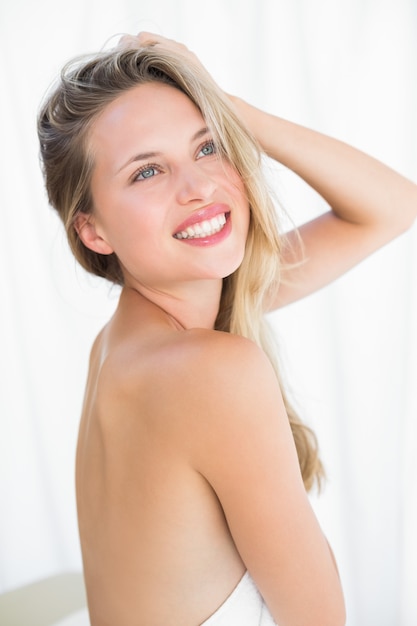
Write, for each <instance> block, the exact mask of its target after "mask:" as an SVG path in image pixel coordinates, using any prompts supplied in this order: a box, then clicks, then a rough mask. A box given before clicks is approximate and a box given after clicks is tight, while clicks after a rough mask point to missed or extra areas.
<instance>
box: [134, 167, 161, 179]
mask: <svg viewBox="0 0 417 626" xmlns="http://www.w3.org/2000/svg"><path fill="white" fill-rule="evenodd" d="M157 174H158V170H157V168H156V167H154V166H153V165H147V166H146V167H144V168H142V169H141V170H139V172H138V173H137V174H136V176H135V180H145V179H146V178H152V177H153V176H156V175H157Z"/></svg>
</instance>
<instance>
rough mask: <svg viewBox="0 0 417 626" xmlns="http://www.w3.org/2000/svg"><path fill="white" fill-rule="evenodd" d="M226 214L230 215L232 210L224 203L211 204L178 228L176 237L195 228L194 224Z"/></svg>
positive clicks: (175, 232)
mask: <svg viewBox="0 0 417 626" xmlns="http://www.w3.org/2000/svg"><path fill="white" fill-rule="evenodd" d="M224 213H230V208H229V207H228V206H227V204H222V203H216V204H210V205H209V206H206V207H203V208H202V209H198V210H197V211H195V212H194V213H192V215H190V216H189V217H187V219H186V220H184V221H183V222H181V224H179V225H178V226H177V227H176V229H175V231H174V235H176V234H177V233H180V232H181V231H183V230H186V229H187V228H188V227H189V226H194V224H199V223H200V222H204V221H205V220H210V219H211V218H213V217H216V215H222V214H224Z"/></svg>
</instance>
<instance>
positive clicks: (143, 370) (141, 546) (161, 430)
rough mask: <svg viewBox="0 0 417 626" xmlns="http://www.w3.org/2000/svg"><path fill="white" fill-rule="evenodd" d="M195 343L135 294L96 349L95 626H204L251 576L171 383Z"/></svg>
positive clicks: (81, 503) (85, 435)
mask: <svg viewBox="0 0 417 626" xmlns="http://www.w3.org/2000/svg"><path fill="white" fill-rule="evenodd" d="M191 344H192V342H191ZM189 345H190V341H189V339H188V337H187V331H184V330H182V329H180V328H178V326H177V325H176V324H175V322H174V321H172V320H170V319H169V318H168V317H167V315H166V314H165V313H163V312H162V311H160V310H159V309H158V308H157V307H155V306H154V305H151V304H149V303H147V302H146V301H145V300H144V299H143V298H141V297H140V296H138V294H136V293H135V292H132V291H131V292H129V291H128V292H127V293H124V294H123V295H122V298H121V302H120V305H119V308H118V310H117V312H116V314H115V316H114V318H113V319H112V320H111V321H110V322H109V324H108V325H107V326H106V328H105V329H104V330H103V331H102V333H101V334H100V335H99V337H98V339H97V340H96V342H95V345H94V347H93V350H92V354H91V361H90V370H89V377H88V383H87V389H86V396H85V403H84V409H83V415H82V419H81V425H80V433H79V442H78V451H77V504H78V516H79V528H80V537H81V545H82V551H83V561H84V571H85V579H86V586H87V593H88V600H89V608H90V618H91V623H92V626H103V625H107V624H108V625H112V626H114V624H116V623H117V625H118V626H130V625H132V626H133V625H134V626H139V625H140V624H143V625H144V626H145V625H146V626H152V625H155V626H156V625H160V624H164V625H165V626H169V625H170V624H172V625H173V626H174V625H176V626H177V625H178V624H183V625H184V626H187V625H188V624H189V625H190V626H195V625H196V624H199V623H201V622H202V621H204V620H205V619H207V618H208V617H209V616H210V615H211V614H212V613H213V612H214V611H215V610H216V609H217V608H218V606H219V605H220V604H221V603H222V602H223V601H224V599H225V598H226V597H227V595H228V594H229V593H230V592H231V591H232V589H233V588H234V587H235V585H236V584H237V582H238V580H239V579H240V578H241V576H242V574H243V573H244V571H245V566H244V564H243V562H242V560H241V558H240V556H239V553H238V552H237V550H236V547H235V545H234V543H233V540H232V537H231V535H230V532H229V529H228V526H227V524H226V521H225V517H224V514H223V510H222V507H221V506H220V504H219V501H218V499H217V497H216V494H215V493H214V491H213V489H212V488H211V487H210V485H209V483H208V482H207V481H206V480H205V478H203V476H202V475H201V474H200V473H199V472H198V471H196V470H195V469H194V468H193V467H192V465H191V464H190V462H189V458H188V454H187V433H186V432H181V426H178V424H176V423H172V422H173V420H172V412H171V411H170V405H171V403H172V402H177V401H178V399H176V398H171V397H169V392H168V395H167V392H166V386H164V385H163V384H162V382H161V381H162V380H163V379H164V377H165V376H169V370H170V368H172V367H173V364H175V363H176V362H178V363H180V362H181V360H183V359H184V358H186V354H187V350H189V347H188V346H189ZM186 389H187V380H184V381H183V389H182V390H179V391H180V392H181V393H186ZM164 394H165V397H164ZM161 400H162V401H161ZM198 418H199V416H198V413H196V415H195V419H197V420H198Z"/></svg>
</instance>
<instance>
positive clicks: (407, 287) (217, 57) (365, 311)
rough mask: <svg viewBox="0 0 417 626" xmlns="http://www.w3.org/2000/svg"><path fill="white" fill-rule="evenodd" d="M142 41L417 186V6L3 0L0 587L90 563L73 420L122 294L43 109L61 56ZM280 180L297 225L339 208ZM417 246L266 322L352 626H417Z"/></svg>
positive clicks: (404, 1) (357, 1)
mask: <svg viewBox="0 0 417 626" xmlns="http://www.w3.org/2000/svg"><path fill="white" fill-rule="evenodd" d="M139 30H153V31H157V32H159V33H161V34H163V35H166V36H169V37H173V38H177V39H180V40H184V41H185V42H186V43H187V45H188V46H189V47H191V48H192V49H193V50H195V52H197V54H198V55H199V56H200V58H201V59H202V60H203V61H204V62H205V63H206V65H207V67H208V68H209V69H210V71H211V72H212V73H213V75H214V76H215V78H216V79H217V80H218V82H219V83H220V84H221V85H222V86H223V87H224V88H225V89H227V90H228V91H230V92H232V93H237V94H239V95H240V96H242V97H244V98H246V99H248V100H249V101H250V102H252V103H254V104H256V105H258V106H260V107H261V108H265V109H267V110H270V111H271V112H275V113H277V114H279V115H281V116H283V117H287V118H289V119H292V120H294V121H297V122H299V123H302V124H306V125H308V126H311V127H313V128H316V129H318V130H321V131H323V132H326V133H328V134H332V135H334V136H337V137H339V138H340V139H343V140H346V141H348V142H349V143H352V144H354V145H356V146H357V147H359V148H361V149H363V150H365V151H367V152H369V153H371V154H373V155H374V156H376V157H377V158H379V159H381V160H383V161H385V162H386V163H387V164H389V165H391V166H392V167H394V168H396V169H398V170H399V171H401V172H402V173H403V174H405V175H407V176H409V177H410V178H412V179H413V180H415V181H417V132H416V130H417V128H416V127H417V78H416V77H417V4H416V3H415V2H413V0H316V1H315V2H309V1H308V0H246V2H242V1H241V0H210V2H198V1H196V0H176V1H175V2H172V1H170V0H154V2H144V0H124V1H122V0H119V1H118V2H116V1H115V0H112V1H111V2H110V0H72V1H71V2H63V1H62V0H38V1H37V2H32V1H31V0H13V1H12V0H6V1H5V2H2V3H1V6H0V51H1V54H0V76H1V96H0V124H1V152H0V154H1V167H0V197H1V202H0V212H1V222H0V254H1V264H0V271H1V276H2V279H1V291H2V294H3V296H2V303H1V308H0V312H1V323H0V338H1V339H0V345H1V352H0V354H1V361H0V362H1V377H0V385H1V390H0V471H1V473H0V506H1V513H0V591H4V590H8V589H11V588H13V587H17V586H20V585H23V584H26V583H28V582H32V581H34V580H36V579H39V578H42V577H44V576H49V575H51V574H54V573H58V572H61V571H67V570H79V569H80V568H81V560H80V551H79V544H78V535H77V525H76V513H75V494H74V480H73V471H74V451H75V445H76V436H77V427H78V418H79V413H80V405H81V402H82V394H83V386H84V379H85V375H86V367H87V358H88V352H89V347H90V345H91V342H92V340H93V337H94V336H95V334H96V332H97V331H98V329H99V328H100V327H101V325H102V324H103V323H104V321H105V320H106V319H107V318H108V316H109V315H110V313H111V311H112V310H113V308H114V306H115V303H116V300H117V290H116V289H114V288H110V287H109V286H108V285H106V284H104V283H102V282H101V281H98V280H95V279H94V278H91V277H88V276H87V275H86V274H85V273H84V272H83V271H82V270H81V269H80V268H79V267H77V265H76V263H75V262H74V260H73V259H72V257H71V255H70V253H69V252H68V249H67V244H66V241H65V236H64V234H63V229H62V228H61V225H60V223H59V221H58V219H57V218H56V216H55V214H54V213H53V211H52V209H50V208H49V207H48V204H47V201H46V197H45V193H44V190H43V183H42V177H41V173H40V168H39V164H38V146H37V139H36V130H35V120H36V112H37V108H38V106H39V102H40V100H41V98H42V96H43V93H44V92H45V90H46V89H47V87H48V85H49V83H50V82H51V80H52V79H53V77H54V76H55V75H56V73H57V72H58V70H59V69H60V67H61V66H62V64H63V63H64V62H65V61H66V60H67V59H68V58H70V57H72V56H74V55H76V54H79V53H81V52H87V51H92V50H95V49H97V48H99V47H101V46H102V44H103V43H104V42H105V41H106V40H108V39H109V38H110V37H111V36H112V35H114V34H116V33H122V32H136V31H139ZM271 169H272V170H273V172H272V173H273V179H272V178H271V180H273V181H274V183H273V184H274V186H275V188H276V189H277V192H278V194H279V196H280V198H281V200H282V203H283V204H284V205H285V207H286V209H287V210H288V212H289V213H290V214H291V216H292V217H293V218H294V219H295V221H296V222H297V223H300V222H302V221H304V220H307V219H310V218H311V217H313V216H315V215H317V214H319V213H320V212H322V211H324V210H325V209H326V207H325V205H324V203H323V201H322V200H321V199H320V198H318V197H317V195H316V194H315V193H313V192H312V191H311V190H310V189H308V188H307V187H306V185H305V184H304V183H302V182H301V181H300V180H299V179H297V178H296V177H295V176H294V175H293V174H291V173H289V172H287V171H285V170H284V168H282V167H280V166H274V167H273V168H272V167H271ZM400 211H401V206H399V207H398V212H400ZM416 247H417V232H416V227H415V228H414V229H412V230H411V231H410V232H408V233H406V234H405V235H403V236H402V237H400V238H399V239H398V240H396V241H395V242H393V243H392V244H390V245H389V246H387V247H386V248H384V249H383V250H382V251H380V252H378V253H376V254H375V255H373V256H372V257H371V258H370V259H368V260H366V261H365V262H363V263H362V264H361V265H360V266H359V267H357V268H355V269H354V270H352V271H351V272H349V273H348V274H347V275H346V276H344V277H343V278H342V279H340V280H339V281H338V282H337V283H335V284H334V285H331V286H330V287H327V288H326V289H324V290H322V291H321V292H319V293H317V294H315V295H313V296H310V297H309V298H307V299H305V300H303V301H301V302H299V303H296V304H293V305H291V306H290V307H288V308H286V309H284V310H282V311H280V312H278V313H275V314H273V315H272V316H271V321H272V323H273V325H274V328H276V330H277V333H278V336H279V339H280V344H281V349H282V352H283V358H284V360H285V363H286V370H287V378H288V380H289V382H290V385H291V389H292V391H293V394H294V396H295V398H296V401H297V404H298V406H299V408H300V410H301V412H302V414H303V416H304V417H305V419H306V420H307V421H308V422H309V423H310V424H311V425H312V426H313V427H314V428H315V430H316V431H317V434H318V436H319V440H320V443H321V449H322V454H323V458H324V461H325V464H326V466H327V472H328V476H329V480H328V484H327V487H326V489H325V491H324V494H323V495H321V496H320V498H316V497H314V498H313V505H314V507H315V509H316V510H317V514H318V516H319V518H320V521H321V524H322V526H323V528H324V531H325V533H326V534H327V536H328V537H329V540H330V542H331V544H332V545H333V548H334V551H335V553H336V557H337V560H338V563H339V567H340V572H341V577H342V579H343V584H344V588H345V592H346V600H347V607H348V626H415V625H416V624H417V594H416V592H415V590H416V589H417V538H416V530H415V529H416V528H417V494H416V478H417V460H416V459H417V384H416V382H417V380H416V379H417V254H416ZM0 621H1V620H0Z"/></svg>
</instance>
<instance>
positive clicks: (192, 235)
mask: <svg viewBox="0 0 417 626" xmlns="http://www.w3.org/2000/svg"><path fill="white" fill-rule="evenodd" d="M225 224H226V215H225V214H224V213H221V214H220V215H216V216H215V217H212V218H211V219H210V220H204V222H199V223H198V224H193V225H192V226H188V228H186V229H185V230H182V231H181V232H179V233H176V234H175V235H174V237H175V238H176V239H198V238H201V237H208V236H210V235H214V234H215V233H218V232H219V231H220V230H221V229H222V228H223V226H224V225H225Z"/></svg>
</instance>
